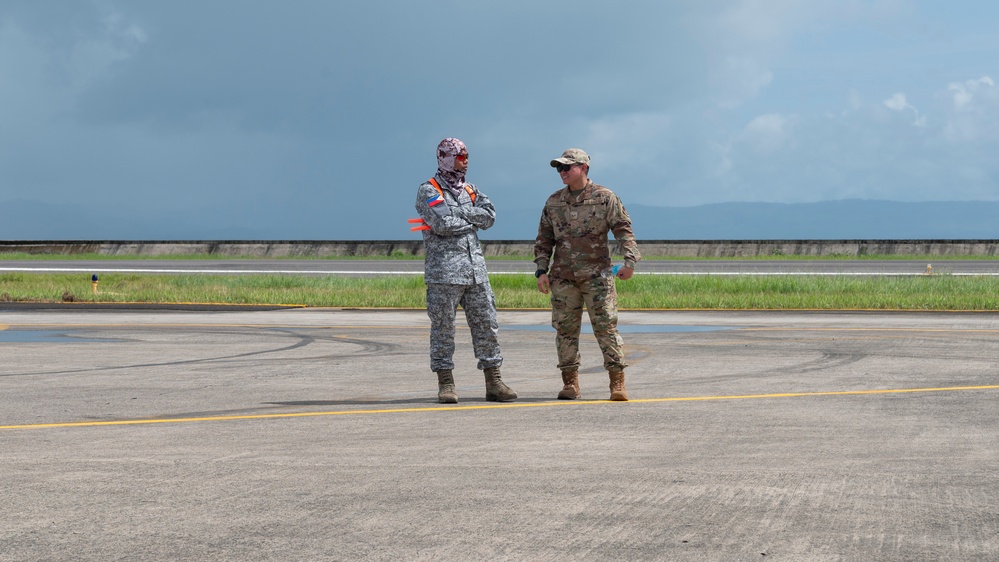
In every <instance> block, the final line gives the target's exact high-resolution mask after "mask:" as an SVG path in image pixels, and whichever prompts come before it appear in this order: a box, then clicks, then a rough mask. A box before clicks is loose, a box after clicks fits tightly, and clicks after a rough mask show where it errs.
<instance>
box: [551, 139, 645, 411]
mask: <svg viewBox="0 0 999 562" xmlns="http://www.w3.org/2000/svg"><path fill="white" fill-rule="evenodd" d="M551 166H552V167H553V168H556V169H557V170H558V173H559V176H560V177H561V178H562V183H564V184H565V188H564V189H560V190H558V191H556V192H555V193H553V194H552V195H551V196H550V197H549V198H548V200H547V201H546V202H545V208H544V211H542V213H541V224H540V225H539V226H538V237H537V239H536V240H535V243H534V263H536V264H537V266H538V269H537V272H535V277H537V278H538V290H540V291H541V292H542V293H545V294H548V292H549V290H550V291H551V303H552V327H553V328H555V331H556V336H555V346H556V350H557V352H558V368H559V369H561V371H562V383H563V385H564V387H563V388H562V390H561V391H560V392H559V393H558V397H559V399H562V400H575V399H577V398H579V397H580V393H579V359H580V358H579V332H580V328H581V323H582V318H583V306H584V305H585V306H586V310H587V312H588V313H589V316H590V324H591V325H592V326H593V334H594V335H595V336H596V338H597V343H598V344H599V345H600V350H601V351H602V352H603V356H604V368H605V369H607V372H608V373H609V374H610V391H611V395H610V399H611V400H627V399H628V394H627V392H626V391H625V388H624V368H625V367H627V366H628V364H627V363H625V361H624V351H623V350H622V346H623V345H624V342H623V341H622V340H621V336H620V334H618V331H617V291H616V289H615V287H614V278H613V276H612V275H610V274H609V271H610V268H611V251H610V246H609V244H608V241H607V233H608V232H613V233H614V238H615V239H616V240H617V241H618V244H619V245H620V246H621V248H622V253H623V254H624V266H623V267H622V268H621V269H620V270H619V271H618V273H617V277H618V278H620V279H629V278H630V277H631V276H632V275H633V274H634V272H635V265H636V263H637V262H638V261H639V260H640V259H641V256H640V255H639V253H638V244H637V243H636V242H635V233H634V232H632V230H631V218H630V217H628V213H627V211H625V209H624V205H623V204H622V203H621V200H620V199H619V198H618V196H617V195H615V194H614V192H612V191H611V190H609V189H607V188H606V187H603V186H601V185H597V184H595V183H593V182H592V181H591V180H590V179H589V178H588V177H587V174H589V171H590V157H589V156H588V155H587V154H586V153H585V152H583V151H582V150H580V149H578V148H570V149H569V150H566V151H565V152H563V153H562V156H561V157H560V158H556V159H554V160H552V161H551ZM553 253H554V260H553V261H552V263H551V270H550V271H549V269H548V266H549V261H550V260H552V256H553ZM605 272H607V273H605Z"/></svg>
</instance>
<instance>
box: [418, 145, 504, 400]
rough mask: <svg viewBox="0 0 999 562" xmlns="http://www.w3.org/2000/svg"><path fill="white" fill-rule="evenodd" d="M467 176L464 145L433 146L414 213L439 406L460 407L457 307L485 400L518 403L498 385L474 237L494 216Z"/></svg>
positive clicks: (484, 279)
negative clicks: (420, 227)
mask: <svg viewBox="0 0 999 562" xmlns="http://www.w3.org/2000/svg"><path fill="white" fill-rule="evenodd" d="M466 170H468V150H467V149H466V148H465V143H463V142H461V141H460V140H458V139H456V138H446V139H444V140H442V141H441V142H440V144H439V145H438V146H437V174H436V175H435V176H434V178H433V179H432V180H428V181H427V182H425V183H424V184H423V185H421V186H420V189H419V190H418V191H417V194H416V211H417V212H418V213H419V214H420V217H422V218H423V221H424V222H425V223H426V224H427V226H429V229H427V230H424V231H423V244H424V247H425V249H426V261H425V262H424V273H425V276H424V279H425V282H426V284H427V315H428V316H430V368H431V369H432V370H433V371H435V372H436V373H437V383H438V393H437V399H438V401H439V402H440V403H442V404H455V403H457V402H458V395H457V393H456V392H455V386H454V374H453V369H454V362H453V360H452V357H453V356H454V332H455V329H454V325H455V313H456V311H457V308H458V305H461V307H462V308H463V309H464V310H465V319H466V320H467V321H468V326H469V328H470V329H471V331H472V346H473V348H474V351H475V357H476V358H477V359H478V360H479V362H478V368H479V369H481V370H482V371H483V372H484V374H485V378H486V400H490V401H507V400H514V399H515V398H517V393H516V392H514V391H513V390H512V389H511V388H510V387H508V386H507V385H506V384H504V383H503V381H502V380H501V379H500V365H502V364H503V357H502V356H501V355H500V346H499V341H498V338H497V333H498V332H499V324H498V322H497V321H496V298H495V297H494V296H493V290H492V287H491V286H490V285H489V277H488V274H487V272H486V261H485V258H484V257H483V256H482V248H481V246H480V245H479V237H478V235H477V234H476V233H477V232H478V230H479V229H480V228H481V229H483V230H485V229H487V228H489V227H491V226H492V225H493V222H494V221H495V220H496V209H495V208H494V207H493V204H492V203H491V202H490V201H489V198H488V197H486V195H485V194H484V193H482V192H481V191H479V190H478V188H476V187H475V186H474V185H472V184H470V183H466V182H465V172H466ZM435 183H436V185H434V184H435ZM438 188H440V189H438Z"/></svg>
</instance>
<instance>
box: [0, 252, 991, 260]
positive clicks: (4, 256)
mask: <svg viewBox="0 0 999 562" xmlns="http://www.w3.org/2000/svg"><path fill="white" fill-rule="evenodd" d="M259 259H268V260H361V261H363V260H420V261H422V260H423V255H422V254H409V253H406V252H401V251H399V250H396V251H395V252H392V254H390V255H384V256H332V255H328V256H276V257H267V258H261V257H260V256H251V255H235V256H229V255H219V254H177V255H167V254H163V255H149V256H143V255H121V256H109V255H105V254H28V253H0V261H4V260H10V261H14V260H21V261H93V260H110V261H127V260H176V261H181V260H246V261H250V260H259ZM486 259H487V260H489V261H493V260H500V261H524V262H530V261H534V258H533V256H527V255H505V256H488V257H487V258H486ZM619 259H620V258H619ZM642 259H643V260H652V261H688V260H694V261H754V260H759V261H816V260H822V261H826V260H829V261H836V260H870V261H885V260H891V261H928V262H943V261H948V260H976V261H979V260H987V261H999V256H982V255H974V256H971V255H969V256H956V255H954V256H951V255H940V256H926V255H901V254H860V255H847V254H829V255H824V256H804V255H797V254H781V253H775V254H769V255H759V256H733V257H690V256H642Z"/></svg>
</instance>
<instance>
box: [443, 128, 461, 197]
mask: <svg viewBox="0 0 999 562" xmlns="http://www.w3.org/2000/svg"><path fill="white" fill-rule="evenodd" d="M462 152H466V153H467V152H468V149H467V148H465V143H463V142H461V141H460V140H458V139H456V138H453V137H448V138H446V139H444V140H442V141H441V143H440V144H438V145H437V174H438V175H439V176H440V177H442V178H444V181H445V182H447V187H448V189H450V190H451V193H453V194H454V195H455V196H456V197H457V196H458V195H459V194H460V193H461V192H462V190H463V189H464V187H465V172H459V171H458V170H455V169H454V157H455V156H457V155H459V154H461V153H462Z"/></svg>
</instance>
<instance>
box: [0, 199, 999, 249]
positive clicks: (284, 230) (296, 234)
mask: <svg viewBox="0 0 999 562" xmlns="http://www.w3.org/2000/svg"><path fill="white" fill-rule="evenodd" d="M352 209H353V211H350V210H340V211H339V215H338V214H337V213H338V210H335V209H334V210H328V211H327V210H312V211H311V212H310V213H308V214H302V213H301V212H298V211H292V210H266V211H261V214H262V216H257V217H243V216H240V215H234V216H230V215H227V214H225V212H224V211H217V210H216V211H215V212H216V213H219V214H218V215H217V216H216V215H212V214H211V211H210V210H192V211H191V212H189V213H184V214H183V216H173V215H166V216H164V215H158V216H143V217H140V216H124V217H122V216H113V215H110V214H108V212H107V211H105V210H104V209H103V208H102V207H97V206H92V207H88V206H86V205H75V204H74V205H69V204H44V203H38V202H34V201H30V200H26V199H19V200H11V201H5V202H0V240H409V239H412V238H415V237H417V236H418V235H417V234H416V233H411V232H409V228H408V226H409V225H407V224H406V222H405V219H406V218H409V217H410V216H411V215H413V214H414V213H411V212H410V211H408V210H400V211H399V212H394V211H387V212H384V213H377V212H375V213H370V214H359V213H357V212H356V208H352ZM383 210H384V209H383ZM628 212H629V214H630V215H631V218H632V222H633V224H634V227H635V233H636V235H637V237H638V238H639V239H640V240H929V239H933V240H968V239H986V240H991V239H999V202H994V201H963V202H932V203H903V202H897V201H871V200H862V199H848V200H841V201H824V202H819V203H794V204H783V203H718V204H711V205H699V206H694V207H652V206H646V205H628ZM268 213H270V214H268ZM293 213H294V214H293ZM406 213H410V214H409V215H407V214H406ZM540 213H541V209H540V207H538V208H533V207H532V208H529V209H528V208H520V209H504V208H502V207H500V208H499V212H498V218H497V221H496V225H495V226H494V227H493V228H491V229H489V230H488V231H484V232H482V233H481V237H482V238H483V239H485V240H529V239H533V238H534V235H535V233H536V232H537V224H538V218H539V217H540ZM395 215H399V216H395ZM289 217H290V218H289Z"/></svg>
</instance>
